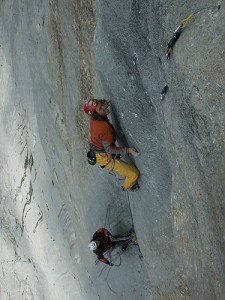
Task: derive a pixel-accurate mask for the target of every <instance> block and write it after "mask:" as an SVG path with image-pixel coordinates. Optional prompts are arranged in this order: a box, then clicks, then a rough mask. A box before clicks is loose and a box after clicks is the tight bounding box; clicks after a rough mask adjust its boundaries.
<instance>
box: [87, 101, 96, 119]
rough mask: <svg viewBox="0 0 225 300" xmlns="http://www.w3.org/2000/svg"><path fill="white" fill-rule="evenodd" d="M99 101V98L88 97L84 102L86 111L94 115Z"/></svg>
mask: <svg viewBox="0 0 225 300" xmlns="http://www.w3.org/2000/svg"><path fill="white" fill-rule="evenodd" d="M97 103H98V100H96V99H88V100H87V101H86V102H85V104H84V112H85V113H86V114H87V115H89V116H90V115H93V113H94V111H95V109H96V106H97Z"/></svg>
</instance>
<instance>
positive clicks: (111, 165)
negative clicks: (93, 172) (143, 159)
mask: <svg viewBox="0 0 225 300" xmlns="http://www.w3.org/2000/svg"><path fill="white" fill-rule="evenodd" d="M96 162H97V164H99V165H100V166H104V167H105V168H107V169H109V170H112V171H115V172H117V173H119V174H120V175H122V176H125V180H124V183H123V188H124V189H129V188H131V187H132V186H133V185H134V184H135V183H136V181H137V179H138V177H139V175H140V172H139V170H138V168H137V167H135V166H134V165H131V164H128V163H126V162H124V161H122V160H120V159H118V158H116V159H114V158H113V156H112V154H110V153H96Z"/></svg>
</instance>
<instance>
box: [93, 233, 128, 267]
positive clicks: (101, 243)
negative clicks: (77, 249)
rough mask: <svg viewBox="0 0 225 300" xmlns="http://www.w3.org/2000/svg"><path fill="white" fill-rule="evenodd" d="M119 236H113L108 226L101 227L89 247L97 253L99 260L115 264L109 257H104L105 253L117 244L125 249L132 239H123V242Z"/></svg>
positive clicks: (111, 264)
mask: <svg viewBox="0 0 225 300" xmlns="http://www.w3.org/2000/svg"><path fill="white" fill-rule="evenodd" d="M119 238H120V237H119V236H113V235H112V234H111V233H110V232H109V231H108V230H107V229H106V228H99V229H98V230H97V231H96V232H95V233H94V234H93V237H92V239H91V241H90V243H89V245H88V247H89V248H90V250H91V251H93V253H95V254H96V255H97V257H98V260H99V261H101V262H103V263H105V264H107V265H110V266H113V263H111V262H110V261H109V260H108V259H107V258H105V257H104V253H105V252H106V251H108V250H109V249H111V248H113V247H115V246H116V245H121V250H122V251H124V250H125V249H126V248H127V246H128V244H129V242H130V241H131V240H130V239H129V240H128V241H125V242H124V241H122V244H121V240H119ZM128 238H129V237H128Z"/></svg>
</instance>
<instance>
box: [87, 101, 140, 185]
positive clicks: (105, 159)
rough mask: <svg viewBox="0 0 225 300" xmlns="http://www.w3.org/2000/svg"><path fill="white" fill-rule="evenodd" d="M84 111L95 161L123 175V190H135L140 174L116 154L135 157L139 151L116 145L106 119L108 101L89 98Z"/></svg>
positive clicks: (114, 137)
mask: <svg viewBox="0 0 225 300" xmlns="http://www.w3.org/2000/svg"><path fill="white" fill-rule="evenodd" d="M84 111H85V113H86V114H88V115H89V116H90V138H91V144H92V146H93V147H92V149H93V150H94V152H95V156H96V162H97V163H98V164H99V165H100V166H101V167H102V168H107V169H109V170H113V171H115V172H117V173H119V174H121V175H122V176H125V181H124V183H123V186H122V188H123V190H127V189H130V190H131V191H137V190H138V189H139V184H138V183H137V179H138V177H139V175H140V172H139V170H138V169H137V167H136V166H134V165H132V164H128V163H126V162H124V161H122V160H121V159H120V158H118V157H116V156H118V155H119V156H120V155H123V154H126V153H130V154H131V155H133V156H134V157H137V156H138V155H139V153H138V152H137V151H136V150H135V149H134V148H130V147H118V146H116V131H115V129H114V128H113V126H112V124H111V123H110V121H109V119H108V117H107V116H108V114H109V101H106V100H98V99H89V100H87V101H86V103H85V104H84Z"/></svg>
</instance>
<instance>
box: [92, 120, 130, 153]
mask: <svg viewBox="0 0 225 300" xmlns="http://www.w3.org/2000/svg"><path fill="white" fill-rule="evenodd" d="M90 135H91V143H92V144H93V145H94V146H96V147H97V148H99V149H101V150H105V151H106V152H107V153H111V154H125V153H127V148H126V147H117V146H116V131H115V129H114V128H113V126H112V124H111V123H110V122H109V120H108V118H107V119H106V120H94V119H92V117H90Z"/></svg>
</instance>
